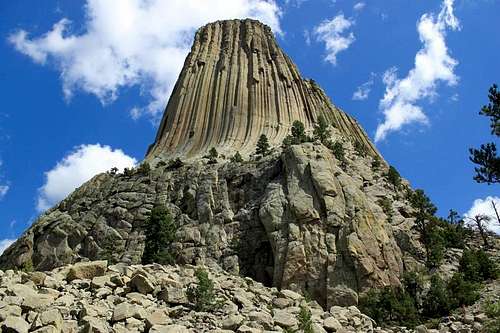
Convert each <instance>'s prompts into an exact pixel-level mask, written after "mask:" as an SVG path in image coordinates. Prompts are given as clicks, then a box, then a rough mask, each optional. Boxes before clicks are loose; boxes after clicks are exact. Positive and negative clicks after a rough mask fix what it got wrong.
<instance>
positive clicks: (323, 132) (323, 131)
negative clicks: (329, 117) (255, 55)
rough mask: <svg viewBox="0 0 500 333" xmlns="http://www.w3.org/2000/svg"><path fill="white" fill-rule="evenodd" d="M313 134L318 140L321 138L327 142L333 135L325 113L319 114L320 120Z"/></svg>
mask: <svg viewBox="0 0 500 333" xmlns="http://www.w3.org/2000/svg"><path fill="white" fill-rule="evenodd" d="M313 135H314V138H315V139H316V140H319V141H321V142H322V143H325V142H326V140H327V139H328V138H329V137H330V135H331V133H330V130H329V129H328V122H327V121H326V119H325V117H324V116H323V115H319V117H318V122H317V123H316V124H315V125H314V131H313Z"/></svg>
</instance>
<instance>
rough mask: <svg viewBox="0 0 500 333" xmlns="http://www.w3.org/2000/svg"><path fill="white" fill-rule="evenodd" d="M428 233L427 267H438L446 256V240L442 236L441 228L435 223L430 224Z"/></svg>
mask: <svg viewBox="0 0 500 333" xmlns="http://www.w3.org/2000/svg"><path fill="white" fill-rule="evenodd" d="M427 233H428V235H427V242H428V244H427V261H426V264H427V267H428V268H437V267H439V265H441V262H442V261H443V258H444V251H445V242H444V240H443V237H442V236H441V230H440V229H438V228H437V227H436V226H434V225H430V226H429V230H428V232H427Z"/></svg>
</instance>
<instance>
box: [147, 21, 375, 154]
mask: <svg viewBox="0 0 500 333" xmlns="http://www.w3.org/2000/svg"><path fill="white" fill-rule="evenodd" d="M320 114H322V115H323V116H324V117H325V118H326V119H327V120H328V121H329V122H330V123H331V124H332V125H333V126H335V127H336V128H337V129H339V131H340V132H341V133H342V134H343V135H345V136H347V137H349V138H351V139H353V140H357V141H359V142H361V143H362V144H363V145H365V146H366V147H367V148H368V149H367V150H368V151H369V152H370V153H372V154H377V153H376V150H375V148H374V147H373V145H372V144H371V143H370V141H369V140H368V138H367V136H366V134H365V133H364V131H363V130H362V129H361V127H360V126H359V125H358V124H357V122H356V121H355V120H354V119H353V118H352V117H350V116H348V115H347V114H345V113H344V112H342V111H341V110H339V109H338V108H336V107H335V106H334V105H333V104H332V103H331V102H330V100H329V99H328V97H327V96H326V95H325V93H324V92H323V90H322V89H321V88H319V87H318V86H317V85H316V84H315V83H314V82H313V81H311V80H304V79H303V78H302V77H301V75H300V73H299V71H298V69H297V67H296V66H295V65H294V64H293V62H292V61H291V60H290V58H289V57H288V56H287V55H286V54H285V53H284V52H283V51H282V50H281V48H280V47H279V46H278V44H277V43H276V40H275V38H274V35H273V33H272V32H271V29H270V28H269V27H268V26H266V25H264V24H262V23H260V22H258V21H254V20H250V19H247V20H230V21H218V22H214V23H210V24H208V25H206V26H204V27H202V28H200V29H199V30H198V32H197V33H196V36H195V39H194V43H193V46H192V49H191V52H190V53H189V55H188V57H187V59H186V61H185V64H184V68H183V69H182V72H181V75H180V77H179V79H178V81H177V83H176V85H175V88H174V91H173V93H172V95H171V97H170V100H169V102H168V105H167V108H166V110H165V114H164V116H163V119H162V122H161V125H160V128H159V130H158V134H157V137H156V140H155V142H154V143H153V144H152V145H151V146H150V148H149V150H148V154H147V157H148V158H154V157H157V156H162V157H167V158H168V157H170V156H173V155H181V154H182V155H184V156H187V157H191V156H197V155H200V154H204V153H205V152H206V151H208V150H209V149H210V148H211V147H217V149H218V150H219V151H220V152H227V153H230V152H234V151H240V152H241V153H250V152H252V151H253V150H254V149H255V145H256V143H257V140H258V138H259V136H260V135H261V134H265V135H266V136H267V137H268V139H269V142H270V143H271V145H279V144H281V142H282V141H283V139H284V137H285V136H286V135H287V134H289V132H290V127H291V125H292V123H293V122H294V121H295V120H300V121H301V122H303V123H304V125H305V126H306V129H311V128H312V126H313V125H314V123H315V122H316V121H317V119H318V116H319V115H320Z"/></svg>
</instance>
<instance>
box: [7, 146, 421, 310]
mask: <svg viewBox="0 0 500 333" xmlns="http://www.w3.org/2000/svg"><path fill="white" fill-rule="evenodd" d="M343 144H344V147H345V151H346V159H347V160H348V161H349V162H348V163H347V165H344V163H342V162H341V161H339V160H337V159H336V158H335V157H334V155H333V154H332V153H331V152H330V151H329V150H328V149H327V148H326V147H324V146H323V145H321V144H318V143H316V144H314V143H305V144H301V145H295V146H292V147H290V148H289V149H287V150H286V151H284V152H280V151H279V150H276V151H275V152H274V153H272V154H271V155H270V156H267V157H265V158H261V159H259V160H250V161H246V162H243V163H234V162H227V161H224V160H222V159H220V160H219V162H218V163H216V164H207V161H206V159H201V160H197V161H195V162H192V163H189V164H186V165H185V166H182V167H180V168H177V169H172V168H170V167H168V166H165V165H163V166H159V165H158V166H153V168H152V170H150V171H149V172H147V173H143V172H141V171H139V170H135V171H133V172H132V173H128V174H111V173H106V174H101V175H98V176H96V177H94V179H92V180H91V181H89V182H88V183H86V184H84V185H83V186H82V187H81V188H79V189H78V190H76V191H75V192H74V193H72V194H71V195H70V196H69V197H68V198H67V199H65V200H63V201H62V202H61V203H60V204H59V205H57V206H56V207H54V208H53V209H51V210H49V211H48V212H46V213H45V214H44V215H42V216H41V217H40V218H39V219H38V220H37V221H36V222H35V223H34V224H33V226H32V227H31V228H30V229H29V230H27V231H26V232H25V234H24V235H23V236H22V237H21V238H20V239H18V240H17V242H16V243H15V244H14V245H12V246H11V247H10V248H9V249H7V250H6V251H5V252H4V254H3V255H2V256H1V257H0V268H7V267H23V265H24V263H25V262H28V261H31V262H32V263H33V265H34V267H35V268H37V269H40V270H47V269H52V268H54V267H58V266H61V265H64V264H68V263H73V262H78V261H80V260H86V259H91V260H95V259H107V260H110V261H112V262H124V263H128V264H137V263H140V261H141V255H142V252H143V249H144V232H143V231H144V225H145V222H146V220H147V216H148V214H149V212H150V211H151V209H152V208H153V206H154V205H155V204H162V205H165V206H166V207H168V209H169V211H170V212H171V214H172V215H173V217H174V220H175V222H176V224H177V225H178V226H179V228H178V230H177V232H176V237H175V238H176V241H175V243H174V244H172V246H171V247H170V248H171V251H173V253H175V256H176V258H177V259H176V260H177V263H179V264H205V265H209V266H214V267H215V266H220V267H222V268H223V269H225V270H226V271H228V272H230V273H233V274H239V275H243V276H249V277H252V278H253V279H255V280H257V281H260V282H262V283H264V284H265V285H267V286H275V287H278V288H290V289H293V290H296V291H307V292H308V294H309V295H311V296H312V297H313V298H314V299H316V300H317V301H318V302H319V303H320V304H321V305H323V306H327V305H328V306H331V305H334V304H341V305H351V304H356V302H357V294H358V293H359V292H364V291H366V290H368V288H370V287H374V286H383V285H391V284H392V285H398V284H399V277H400V275H401V273H402V271H403V266H404V265H406V266H407V267H411V265H414V263H415V260H414V259H413V258H412V257H410V256H408V255H405V254H404V253H405V252H406V253H408V252H411V253H413V254H418V253H419V251H420V248H419V246H418V244H417V242H416V241H415V237H414V236H413V235H412V232H411V231H410V228H411V225H412V219H409V218H407V216H409V214H410V211H411V208H409V203H408V201H407V200H406V199H405V196H404V193H403V191H401V192H400V191H394V188H393V186H392V185H391V184H389V183H388V182H387V180H386V179H385V177H384V174H385V173H386V172H387V168H386V167H385V166H383V165H382V166H381V167H380V168H379V169H377V170H372V169H371V168H370V167H369V165H370V164H371V163H372V161H373V158H372V157H370V156H360V155H358V154H357V153H356V151H355V149H354V148H353V146H352V145H351V144H350V142H349V141H343ZM382 199H385V200H388V201H389V202H390V209H391V212H390V213H389V212H387V211H385V212H384V209H386V208H382V207H384V205H383V204H382V203H381V200H382ZM386 210H387V209H386ZM389 216H390V217H389Z"/></svg>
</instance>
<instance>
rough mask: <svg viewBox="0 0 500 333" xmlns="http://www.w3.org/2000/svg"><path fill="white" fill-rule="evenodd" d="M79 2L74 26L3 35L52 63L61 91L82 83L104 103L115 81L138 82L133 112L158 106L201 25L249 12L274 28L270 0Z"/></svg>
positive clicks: (152, 111) (64, 23)
mask: <svg viewBox="0 0 500 333" xmlns="http://www.w3.org/2000/svg"><path fill="white" fill-rule="evenodd" d="M83 8H84V10H85V20H84V23H83V26H82V27H81V28H80V27H73V26H72V23H71V21H69V20H68V19H66V18H63V19H61V20H60V21H59V22H57V23H55V24H54V26H53V27H52V29H51V30H50V31H47V32H46V33H45V34H43V35H41V36H37V37H30V36H29V34H28V32H27V31H25V30H19V31H17V32H15V33H12V34H11V35H10V36H9V38H8V40H9V41H10V43H11V44H12V45H13V46H14V47H15V48H16V49H17V50H18V51H19V52H21V53H23V54H25V55H27V56H29V57H30V58H31V59H32V60H33V61H35V62H36V63H39V64H41V65H44V64H47V63H50V64H52V65H54V66H55V67H56V69H57V70H58V71H59V72H60V76H61V80H62V85H63V91H64V94H65V96H66V97H67V98H71V96H72V95H73V94H74V92H75V91H77V90H82V91H84V92H87V93H90V94H93V95H95V96H97V97H98V98H99V99H100V101H101V102H102V103H103V104H106V103H110V102H113V101H114V100H115V99H116V98H117V97H118V95H119V93H120V89H121V88H124V87H131V86H138V87H140V90H141V93H142V94H143V95H145V96H147V97H148V98H149V104H148V105H146V106H137V107H135V108H133V109H132V110H133V114H134V115H135V116H138V115H142V114H145V113H146V114H149V115H151V116H152V117H153V118H156V117H157V116H158V115H159V114H160V112H161V111H162V110H163V108H164V107H165V105H166V102H167V99H168V97H169V95H170V93H171V91H172V89H173V86H174V84H175V81H176V79H177V76H178V74H179V72H180V70H181V69H182V65H183V63H184V59H185V57H186V55H187V53H188V52H189V48H190V46H191V43H192V37H193V34H194V31H195V30H196V29H197V28H199V27H200V26H202V25H204V24H206V23H208V22H211V21H215V20H220V19H233V18H246V17H251V18H255V19H259V20H261V21H263V22H264V23H267V24H268V25H270V26H271V28H273V29H274V32H276V33H281V30H280V24H279V17H280V15H281V12H280V8H279V7H278V5H277V4H276V3H275V2H274V0H231V1H227V0H210V1H206V0H87V1H86V4H85V5H84V7H83ZM73 28H74V30H73ZM77 31H78V32H77ZM79 31H83V32H79ZM132 110H131V111H132Z"/></svg>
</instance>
